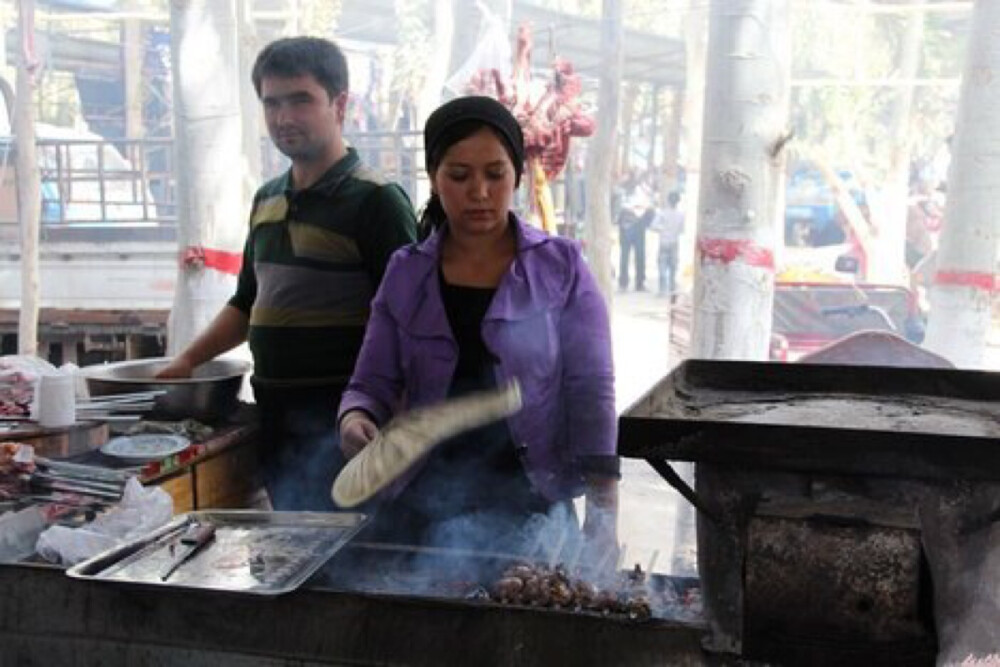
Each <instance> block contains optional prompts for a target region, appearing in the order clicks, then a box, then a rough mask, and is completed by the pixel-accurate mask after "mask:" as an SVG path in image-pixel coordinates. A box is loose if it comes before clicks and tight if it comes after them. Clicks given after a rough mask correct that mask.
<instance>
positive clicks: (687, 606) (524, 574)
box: [489, 563, 701, 621]
mask: <svg viewBox="0 0 1000 667" xmlns="http://www.w3.org/2000/svg"><path fill="white" fill-rule="evenodd" d="M489 599H490V600H492V601H494V602H499V603H502V604H516V605H528V606H533V607H549V608H554V609H567V610H572V611H575V612H582V611H589V612H596V613H599V614H602V615H605V616H607V615H610V614H618V615H622V616H625V617H627V618H628V619H629V620H633V621H645V620H649V619H650V618H652V617H653V616H654V615H655V616H657V617H664V616H667V617H673V618H692V619H693V618H697V617H700V615H701V609H700V607H701V604H700V596H699V595H698V594H697V589H689V591H687V593H686V594H685V595H684V596H683V597H682V596H681V595H679V594H678V592H677V591H676V590H675V589H674V588H673V587H672V586H671V585H669V584H668V585H664V586H659V587H657V586H653V585H651V582H650V581H649V580H648V578H647V576H646V573H645V572H643V570H642V567H641V566H640V565H639V564H636V566H635V568H633V569H632V570H628V571H625V572H621V573H619V574H618V576H617V577H614V578H613V579H612V580H611V581H609V582H607V583H606V584H604V585H601V586H599V585H596V584H594V583H592V582H590V581H588V580H586V579H583V578H581V577H579V576H572V575H571V574H570V572H569V571H568V570H567V568H566V566H564V565H562V564H560V565H556V566H555V567H552V568H550V567H548V566H547V565H545V564H528V563H518V564H515V565H511V566H510V567H508V568H506V569H505V570H504V572H503V574H502V575H501V577H500V578H499V579H498V580H497V581H496V582H494V584H493V586H492V587H491V589H490V591H489Z"/></svg>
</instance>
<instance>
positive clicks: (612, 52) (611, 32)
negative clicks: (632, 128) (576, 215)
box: [586, 0, 623, 311]
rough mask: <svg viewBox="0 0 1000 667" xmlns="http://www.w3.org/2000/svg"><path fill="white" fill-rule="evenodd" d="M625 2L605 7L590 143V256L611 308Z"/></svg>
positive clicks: (611, 1)
mask: <svg viewBox="0 0 1000 667" xmlns="http://www.w3.org/2000/svg"><path fill="white" fill-rule="evenodd" d="M621 5H622V3H621V2H619V0H603V5H602V10H601V16H602V19H601V54H602V63H601V74H600V83H599V85H598V92H597V109H598V114H597V129H596V131H595V132H594V136H593V137H591V138H590V142H589V145H588V146H587V165H586V171H587V173H586V180H587V202H586V206H587V233H586V239H587V258H588V259H589V260H590V267H591V269H592V270H593V272H594V276H595V277H596V278H597V284H598V285H599V286H600V288H601V292H602V293H603V294H604V299H605V301H606V302H607V304H608V310H609V311H610V310H611V303H612V300H613V299H614V287H613V280H612V275H611V273H612V272H611V224H612V221H611V187H612V183H611V172H612V169H613V168H614V159H610V160H609V159H608V156H614V154H615V128H616V127H617V126H618V103H619V98H620V95H621V81H622V53H623V52H622V36H623V28H622V13H623V9H622V6H621Z"/></svg>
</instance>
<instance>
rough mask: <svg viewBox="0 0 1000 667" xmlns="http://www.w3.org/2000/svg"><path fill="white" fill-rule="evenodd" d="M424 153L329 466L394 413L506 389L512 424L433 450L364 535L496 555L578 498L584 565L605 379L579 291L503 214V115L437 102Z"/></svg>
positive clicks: (518, 156) (506, 117) (512, 175)
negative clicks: (582, 502) (414, 235)
mask: <svg viewBox="0 0 1000 667" xmlns="http://www.w3.org/2000/svg"><path fill="white" fill-rule="evenodd" d="M424 142H425V152H426V156H427V157H426V166H427V173H428V175H429V176H430V180H431V191H432V195H431V197H430V200H429V201H428V203H427V206H426V208H425V210H424V213H423V216H422V219H421V233H422V238H424V240H423V241H422V242H420V243H418V244H416V245H414V246H409V247H407V248H403V249H401V250H399V251H397V252H396V254H395V255H394V256H393V258H392V259H391V260H390V263H389V267H388V269H387V271H386V275H385V279H384V280H383V283H382V286H381V288H380V289H379V291H378V294H377V295H376V297H375V300H374V301H373V303H372V314H371V320H370V321H369V324H368V328H367V331H366V333H365V341H364V344H363V346H362V349H361V354H360V356H359V358H358V363H357V366H356V367H355V370H354V375H353V377H352V378H351V382H350V384H349V385H348V388H347V391H346V392H345V393H344V396H343V399H342V401H341V404H340V415H339V419H340V431H341V439H342V445H341V446H342V447H343V448H344V453H345V455H346V456H347V457H348V458H350V457H352V456H354V455H355V454H357V452H358V451H360V449H361V448H362V447H364V446H365V445H366V444H367V442H368V441H369V440H370V439H371V438H372V437H374V435H375V433H376V431H377V427H378V425H381V424H384V423H386V422H387V421H388V420H389V419H390V418H391V417H392V415H393V414H394V413H395V412H397V411H399V410H400V409H403V408H407V409H409V408H414V407H418V406H421V405H428V404H432V403H435V402H438V401H441V400H443V399H445V398H447V397H450V396H457V395H461V394H463V393H467V392H469V391H475V390H482V389H487V388H492V387H495V386H497V385H498V384H502V383H503V382H505V381H506V380H508V379H510V378H517V379H518V381H519V382H520V385H521V391H522V396H523V398H524V408H523V409H522V410H521V411H520V412H519V413H518V414H516V415H514V416H513V417H511V418H510V419H508V420H505V421H502V422H499V423H496V424H494V425H491V426H489V427H486V428H483V429H479V430H477V431H475V432H473V433H470V434H467V435H465V436H459V437H458V438H455V439H454V440H453V441H451V442H449V443H447V444H445V445H442V446H440V447H439V448H437V449H436V450H434V452H433V453H432V454H431V455H430V456H429V457H428V460H427V461H425V462H423V465H422V467H421V468H420V469H419V471H418V472H417V473H416V474H415V475H414V476H413V477H412V478H411V479H410V481H409V483H408V484H407V485H406V487H405V489H403V490H402V492H401V493H399V494H398V496H397V497H396V498H395V499H394V500H392V501H390V502H389V503H388V504H387V505H386V506H383V507H382V508H381V510H380V512H379V515H380V516H379V521H380V522H381V523H382V524H383V526H388V527H389V534H390V538H391V539H395V540H400V541H403V540H406V541H412V542H417V543H438V544H440V543H441V542H442V541H447V542H449V543H451V544H454V542H455V540H458V541H464V542H465V544H463V546H467V547H469V546H480V547H482V546H488V545H490V544H496V543H497V542H502V543H503V546H505V547H506V548H507V549H510V548H511V544H510V542H505V541H504V540H507V539H509V538H510V536H511V535H513V534H515V533H516V531H517V530H518V529H519V528H520V527H523V526H524V523H525V522H526V521H528V520H529V518H530V517H532V515H535V514H545V513H547V512H549V513H551V512H552V511H553V510H561V511H565V512H568V513H572V503H571V502H570V500H571V499H572V498H573V497H574V496H577V495H579V494H580V493H581V492H585V493H586V498H587V504H586V520H585V522H584V535H585V536H586V537H588V538H591V543H590V546H591V548H592V549H596V551H594V553H595V554H599V553H604V552H606V551H607V550H610V549H613V547H614V545H615V540H616V532H615V524H616V520H617V500H618V491H617V480H618V459H617V456H616V455H615V451H616V418H615V410H614V374H613V369H612V360H611V338H610V329H609V324H608V315H607V309H606V307H605V304H604V301H603V299H602V297H601V295H600V293H599V291H598V289H597V285H596V283H595V281H594V279H593V276H592V275H591V273H590V271H589V270H588V269H587V267H586V265H585V263H584V260H583V258H582V257H581V255H580V252H579V250H578V248H577V247H576V246H575V245H574V244H572V243H571V242H569V241H567V240H565V239H561V238H552V237H549V236H547V235H546V234H544V233H543V232H541V231H539V230H537V229H535V228H533V227H529V226H528V225H526V224H525V223H524V222H522V221H521V220H520V219H518V218H517V217H516V216H515V215H514V214H513V213H512V212H511V210H510V208H511V203H512V200H513V197H514V191H515V189H516V188H517V186H518V184H519V183H520V179H521V174H522V170H523V165H524V143H523V137H522V134H521V129H520V127H519V126H518V124H517V121H516V120H515V119H514V117H513V116H512V115H511V114H510V112H509V111H507V109H506V108H505V107H504V106H503V105H501V104H500V103H499V102H496V101H495V100H493V99H491V98H487V97H464V98H458V99H455V100H452V101H451V102H448V103H446V104H444V105H443V106H441V107H440V108H438V109H437V110H436V111H435V112H434V113H433V114H431V117H430V118H429V119H428V120H427V125H426V127H425V129H424ZM456 526H462V527H463V528H470V526H471V530H472V533H469V532H468V531H466V532H465V534H464V535H462V536H456V535H455V534H454V533H453V531H454V530H457V528H456ZM449 531H452V532H451V533H450V534H448V533H449ZM442 532H443V533H446V534H442ZM484 532H485V533H486V535H483V534H482V533H484ZM483 537H485V538H492V539H480V538H483ZM469 541H475V542H476V544H468V542H469Z"/></svg>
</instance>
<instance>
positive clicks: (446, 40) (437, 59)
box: [416, 0, 455, 127]
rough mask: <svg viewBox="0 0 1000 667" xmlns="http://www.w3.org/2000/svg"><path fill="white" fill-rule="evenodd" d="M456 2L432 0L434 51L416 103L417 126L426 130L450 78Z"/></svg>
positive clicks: (452, 0)
mask: <svg viewBox="0 0 1000 667" xmlns="http://www.w3.org/2000/svg"><path fill="white" fill-rule="evenodd" d="M453 4H454V0H433V2H432V10H431V11H432V15H431V43H432V44H434V45H435V48H433V49H431V57H430V62H429V63H428V66H427V78H426V79H425V80H424V87H423V90H422V91H421V93H420V99H419V100H418V101H417V115H418V116H419V117H418V118H417V119H416V121H417V126H418V127H423V123H424V121H425V120H427V117H428V116H430V115H431V113H433V111H434V109H436V108H437V106H438V105H439V104H440V103H441V90H442V89H443V88H444V82H445V81H446V80H447V79H448V65H449V63H450V62H451V51H452V43H453V41H454V39H455V15H454V6H453Z"/></svg>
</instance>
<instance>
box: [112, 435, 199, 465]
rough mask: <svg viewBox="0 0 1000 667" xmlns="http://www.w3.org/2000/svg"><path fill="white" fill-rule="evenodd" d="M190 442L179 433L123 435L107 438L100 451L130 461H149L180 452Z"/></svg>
mask: <svg viewBox="0 0 1000 667" xmlns="http://www.w3.org/2000/svg"><path fill="white" fill-rule="evenodd" d="M190 444H191V441H190V440H188V439H187V438H185V437H183V436H180V435H169V434H165V433H147V434H143V435H125V436H122V437H120V438H112V439H111V440H108V441H107V442H106V443H105V444H104V445H103V446H102V447H101V453H102V454H107V455H108V456H114V457H115V458H119V459H121V460H123V461H129V462H132V463H149V462H150V461H159V460H160V459H163V458H166V457H168V456H170V455H171V454H176V453H177V452H182V451H184V450H185V449H187V448H188V445H190Z"/></svg>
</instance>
